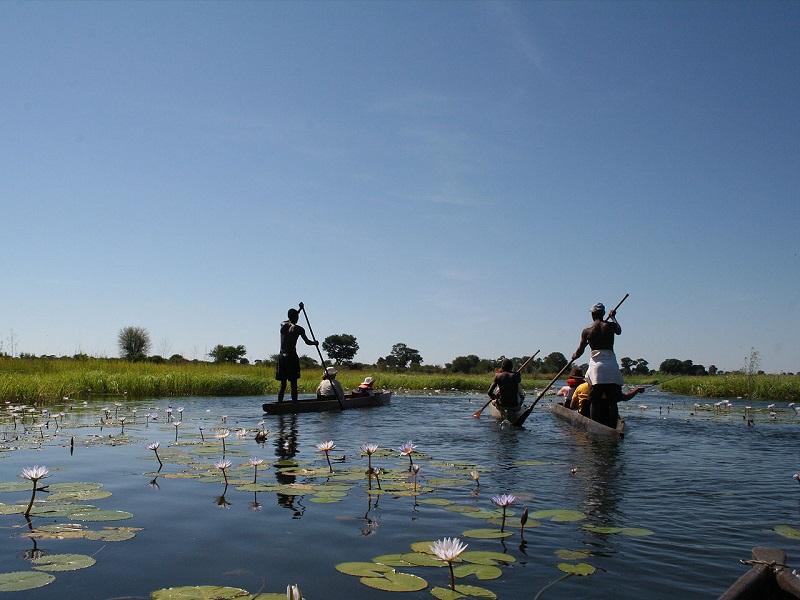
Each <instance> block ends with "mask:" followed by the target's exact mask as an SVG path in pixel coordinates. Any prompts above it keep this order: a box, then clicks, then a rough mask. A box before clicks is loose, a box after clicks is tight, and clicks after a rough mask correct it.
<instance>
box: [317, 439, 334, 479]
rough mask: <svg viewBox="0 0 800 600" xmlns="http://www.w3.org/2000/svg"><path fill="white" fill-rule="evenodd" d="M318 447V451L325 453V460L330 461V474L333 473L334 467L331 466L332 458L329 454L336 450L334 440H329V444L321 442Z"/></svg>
mask: <svg viewBox="0 0 800 600" xmlns="http://www.w3.org/2000/svg"><path fill="white" fill-rule="evenodd" d="M316 447H317V451H319V452H324V453H325V460H327V461H328V469H330V472H331V473H333V467H332V466H331V457H330V454H329V453H330V451H331V450H333V449H334V448H336V444H334V443H333V440H328V441H327V442H320V443H319V444H316Z"/></svg>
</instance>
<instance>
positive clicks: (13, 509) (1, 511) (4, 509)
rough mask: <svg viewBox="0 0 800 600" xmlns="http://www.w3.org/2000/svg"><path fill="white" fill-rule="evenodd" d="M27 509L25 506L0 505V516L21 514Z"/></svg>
mask: <svg viewBox="0 0 800 600" xmlns="http://www.w3.org/2000/svg"><path fill="white" fill-rule="evenodd" d="M26 508H28V505H27V504H0V515H16V514H17V513H19V514H22V513H24V512H25V509H26Z"/></svg>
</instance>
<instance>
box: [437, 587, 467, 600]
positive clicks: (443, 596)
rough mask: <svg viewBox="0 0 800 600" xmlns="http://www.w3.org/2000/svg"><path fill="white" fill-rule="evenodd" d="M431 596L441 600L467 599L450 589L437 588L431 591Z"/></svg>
mask: <svg viewBox="0 0 800 600" xmlns="http://www.w3.org/2000/svg"><path fill="white" fill-rule="evenodd" d="M431 596H433V597H434V598H438V599H439V600H458V599H459V598H466V596H465V595H464V594H460V593H458V592H454V591H453V590H451V589H450V588H443V587H435V588H433V589H432V590H431Z"/></svg>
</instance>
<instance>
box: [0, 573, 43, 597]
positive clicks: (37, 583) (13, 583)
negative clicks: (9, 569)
mask: <svg viewBox="0 0 800 600" xmlns="http://www.w3.org/2000/svg"><path fill="white" fill-rule="evenodd" d="M53 581H55V577H54V576H53V575H50V573H42V572H39V571H14V572H13V573H0V592H24V591H25V590H32V589H35V588H40V587H44V586H46V585H47V584H48V583H53Z"/></svg>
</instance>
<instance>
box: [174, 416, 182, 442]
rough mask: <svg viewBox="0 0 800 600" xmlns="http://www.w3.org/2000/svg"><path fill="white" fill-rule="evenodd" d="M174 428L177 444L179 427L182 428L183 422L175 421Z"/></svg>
mask: <svg viewBox="0 0 800 600" xmlns="http://www.w3.org/2000/svg"><path fill="white" fill-rule="evenodd" d="M172 424H173V426H174V427H175V443H176V444H177V443H178V427H180V426H181V421H173V422H172Z"/></svg>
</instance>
